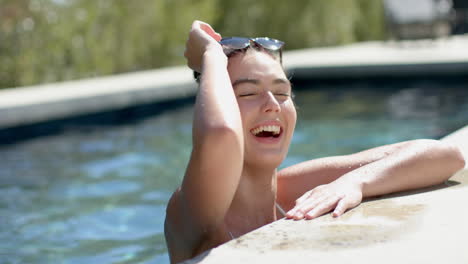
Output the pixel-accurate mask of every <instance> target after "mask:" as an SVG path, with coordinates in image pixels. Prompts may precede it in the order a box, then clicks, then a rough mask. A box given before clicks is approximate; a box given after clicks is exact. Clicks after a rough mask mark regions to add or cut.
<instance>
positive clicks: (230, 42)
mask: <svg viewBox="0 0 468 264" xmlns="http://www.w3.org/2000/svg"><path fill="white" fill-rule="evenodd" d="M219 44H220V45H221V46H222V47H223V51H224V54H226V56H228V57H229V56H230V55H232V54H233V53H234V52H236V51H241V50H245V49H247V48H248V47H251V46H252V47H256V48H261V49H264V50H266V51H268V52H270V53H272V54H273V55H277V54H278V55H279V59H280V63H283V58H282V53H281V48H282V47H283V46H284V42H283V41H281V40H277V39H272V38H267V37H261V38H243V37H229V38H223V39H221V40H220V41H219ZM193 76H194V78H195V79H196V80H197V81H199V77H200V73H198V72H196V71H194V72H193Z"/></svg>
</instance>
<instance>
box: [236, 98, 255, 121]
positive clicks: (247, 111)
mask: <svg viewBox="0 0 468 264" xmlns="http://www.w3.org/2000/svg"><path fill="white" fill-rule="evenodd" d="M237 104H238V105H239V112H240V115H241V119H242V125H243V126H246V125H247V124H248V123H249V120H250V119H252V116H253V114H252V113H253V111H254V108H253V107H252V103H251V102H249V101H248V100H237Z"/></svg>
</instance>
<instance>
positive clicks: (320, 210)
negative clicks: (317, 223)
mask: <svg viewBox="0 0 468 264" xmlns="http://www.w3.org/2000/svg"><path fill="white" fill-rule="evenodd" d="M338 201H339V199H338V198H337V197H334V198H330V199H327V200H326V201H324V202H323V203H321V204H319V205H318V206H316V207H315V208H314V209H312V210H311V211H309V212H307V214H306V215H305V218H306V219H308V220H310V219H314V218H317V217H319V216H321V215H323V214H326V213H328V212H330V211H331V210H332V209H333V208H334V207H335V206H336V204H337V203H338Z"/></svg>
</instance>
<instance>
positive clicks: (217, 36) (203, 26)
mask: <svg viewBox="0 0 468 264" xmlns="http://www.w3.org/2000/svg"><path fill="white" fill-rule="evenodd" d="M200 28H201V29H202V30H203V31H205V32H206V33H207V34H208V35H210V36H211V37H212V38H214V39H215V40H216V41H220V40H221V35H220V34H219V33H217V32H216V31H214V29H213V28H212V27H211V26H210V25H209V24H207V23H204V22H201V23H200Z"/></svg>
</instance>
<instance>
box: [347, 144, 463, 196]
mask: <svg viewBox="0 0 468 264" xmlns="http://www.w3.org/2000/svg"><path fill="white" fill-rule="evenodd" d="M464 164H465V163H464V159H463V156H462V155H461V154H460V152H459V150H458V149H457V148H455V147H452V146H450V145H447V144H444V143H442V142H439V141H435V140H418V141H415V142H413V143H412V144H409V145H407V146H406V147H404V148H401V149H399V150H397V151H396V152H395V153H393V154H392V155H388V156H386V157H384V158H382V159H380V160H378V161H375V162H372V163H369V164H367V165H366V166H363V167H361V168H358V169H356V170H354V171H351V172H349V173H348V174H346V175H345V176H344V177H347V178H348V177H356V178H358V179H359V181H360V183H361V184H362V185H361V186H362V192H363V196H364V197H372V196H376V195H382V194H387V193H392V192H398V191H404V190H410V189H416V188H423V187H427V186H431V185H436V184H440V183H442V182H443V181H445V180H447V179H448V178H449V177H451V176H452V175H453V174H454V173H455V172H457V171H458V170H460V169H462V168H463V167H464Z"/></svg>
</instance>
